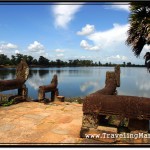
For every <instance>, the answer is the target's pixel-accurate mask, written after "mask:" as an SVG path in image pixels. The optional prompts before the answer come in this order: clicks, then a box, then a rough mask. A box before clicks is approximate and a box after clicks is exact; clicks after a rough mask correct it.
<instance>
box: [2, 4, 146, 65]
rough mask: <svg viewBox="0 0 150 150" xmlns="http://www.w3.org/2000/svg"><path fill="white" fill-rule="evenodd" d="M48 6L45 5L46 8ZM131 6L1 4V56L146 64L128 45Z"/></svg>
mask: <svg viewBox="0 0 150 150" xmlns="http://www.w3.org/2000/svg"><path fill="white" fill-rule="evenodd" d="M43 4H44V5H43ZM129 14H130V9H129V5H128V3H125V2H119V3H115V2H113V3H110V2H109V4H108V3H107V2H97V3H94V5H93V4H91V3H89V2H80V3H77V2H76V3H71V2H67V3H65V2H61V3H60V2H56V3H41V4H40V2H38V5H37V4H36V3H33V4H31V3H28V4H27V5H25V4H24V3H19V5H16V4H15V3H14V2H13V4H11V5H8V4H7V5H4V4H3V5H2V3H0V18H1V19H0V54H5V55H8V57H11V55H15V54H17V53H21V54H24V55H31V56H33V57H34V58H36V59H38V58H39V56H44V57H46V58H48V59H49V60H50V61H51V60H56V59H60V60H63V61H68V60H71V59H80V60H81V59H82V60H93V61H94V62H98V61H100V62H102V63H106V62H108V63H109V62H111V63H123V62H132V63H135V64H144V59H143V56H144V54H145V52H146V51H148V49H149V46H147V45H145V46H144V49H143V51H142V53H141V55H140V57H138V58H137V57H136V56H135V55H134V54H133V52H132V50H131V47H129V46H127V45H126V44H125V41H126V39H127V30H128V28H129V22H128V17H129Z"/></svg>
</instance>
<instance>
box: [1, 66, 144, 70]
mask: <svg viewBox="0 0 150 150" xmlns="http://www.w3.org/2000/svg"><path fill="white" fill-rule="evenodd" d="M54 67H57V68H64V67H114V65H112V66H109V65H108V66H107V65H102V66H60V67H58V66H41V65H30V66H29V68H54ZM120 67H139V68H141V67H145V66H144V65H135V66H120ZM0 68H4V69H7V68H16V66H15V65H10V66H8V65H7V66H5V65H0Z"/></svg>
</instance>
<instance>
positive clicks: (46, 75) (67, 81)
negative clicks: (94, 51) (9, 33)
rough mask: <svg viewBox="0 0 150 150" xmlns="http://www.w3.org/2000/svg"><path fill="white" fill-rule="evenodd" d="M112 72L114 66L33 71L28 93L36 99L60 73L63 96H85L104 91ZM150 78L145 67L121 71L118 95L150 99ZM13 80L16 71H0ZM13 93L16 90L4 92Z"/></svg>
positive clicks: (31, 70)
mask: <svg viewBox="0 0 150 150" xmlns="http://www.w3.org/2000/svg"><path fill="white" fill-rule="evenodd" d="M113 70H114V68H113V67H71V68H69V67H64V68H42V69H40V68H31V69H30V73H29V78H28V80H27V82H26V85H27V87H28V94H29V96H30V97H32V98H34V99H36V98H37V94H38V88H39V86H41V85H47V84H49V83H50V82H51V80H52V77H53V75H54V74H57V76H58V89H59V93H60V95H64V96H66V97H74V96H86V95H88V94H90V93H93V92H95V91H97V90H99V89H102V88H103V87H104V85H105V76H106V71H113ZM149 76H150V74H148V73H147V71H146V69H145V68H127V67H124V68H121V86H120V87H119V88H117V91H118V95H131V96H144V97H150V92H149V90H150V80H149ZM14 78H15V69H0V80H6V79H14ZM11 92H12V93H13V92H14V91H13V90H12V91H5V92H4V93H11ZM49 95H50V94H49Z"/></svg>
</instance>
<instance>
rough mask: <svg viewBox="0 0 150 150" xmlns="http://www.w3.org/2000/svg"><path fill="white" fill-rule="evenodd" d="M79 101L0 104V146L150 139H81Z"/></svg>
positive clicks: (123, 142) (81, 114)
mask: <svg viewBox="0 0 150 150" xmlns="http://www.w3.org/2000/svg"><path fill="white" fill-rule="evenodd" d="M82 116H83V112H82V104H77V103H69V102H54V103H50V104H48V105H45V104H43V103H38V102H23V103H19V104H15V105H11V106H9V107H0V145H2V144H7V145H9V144H18V145H19V144H30V145H31V144H33V145H38V144H40V145H42V144H43V145H44V144H48V145H52V144H55V145H57V144H59V145H60V144H71V143H72V144H73V145H76V144H82V145H83V144H92V145H93V144H105V145H106V146H107V144H115V143H118V144H119V143H120V144H131V145H132V144H133V143H135V144H136V143H150V139H137V140H132V141H131V140H126V139H117V140H115V143H114V140H112V139H111V140H110V139H99V141H97V140H94V139H86V138H84V139H82V138H80V129H81V125H82Z"/></svg>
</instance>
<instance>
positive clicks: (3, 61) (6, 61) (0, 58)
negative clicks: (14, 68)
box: [0, 54, 10, 65]
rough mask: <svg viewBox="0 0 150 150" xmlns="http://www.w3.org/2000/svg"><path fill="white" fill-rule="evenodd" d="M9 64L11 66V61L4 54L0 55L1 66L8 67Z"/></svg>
mask: <svg viewBox="0 0 150 150" xmlns="http://www.w3.org/2000/svg"><path fill="white" fill-rule="evenodd" d="M7 64H10V59H9V58H8V57H7V56H6V55H4V54H0V65H7Z"/></svg>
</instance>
